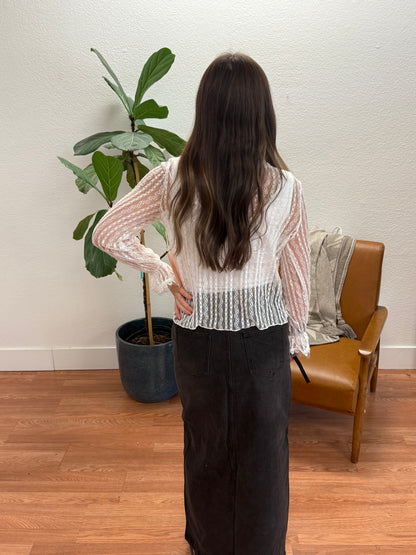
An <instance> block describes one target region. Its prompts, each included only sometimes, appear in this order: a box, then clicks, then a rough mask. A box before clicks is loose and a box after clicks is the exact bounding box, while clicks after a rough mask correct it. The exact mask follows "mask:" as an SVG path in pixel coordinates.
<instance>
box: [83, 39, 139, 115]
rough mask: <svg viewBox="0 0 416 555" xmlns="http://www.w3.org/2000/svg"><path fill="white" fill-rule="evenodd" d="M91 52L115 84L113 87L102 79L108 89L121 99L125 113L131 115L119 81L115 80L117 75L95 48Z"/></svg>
mask: <svg viewBox="0 0 416 555" xmlns="http://www.w3.org/2000/svg"><path fill="white" fill-rule="evenodd" d="M91 51H92V52H94V53H95V54H96V55H97V56H98V58H99V60H100V61H101V63H102V64H103V66H104V67H105V68H106V70H107V71H108V73H109V74H110V75H111V77H112V78H113V79H114V81H115V82H116V85H117V86H115V85H114V84H113V83H110V81H109V80H108V79H106V78H105V77H104V79H105V80H106V82H107V83H108V84H109V85H110V87H111V88H112V89H113V90H114V91H115V92H116V93H117V95H118V96H119V98H120V99H121V101H122V102H123V104H124V106H125V107H126V109H127V111H128V112H129V114H131V112H130V107H129V99H128V96H127V95H126V93H125V92H124V90H123V87H122V86H121V83H120V81H119V80H118V78H117V75H116V74H115V73H114V71H113V70H112V69H111V67H110V66H109V64H108V62H107V61H106V60H105V59H104V56H103V55H102V54H100V53H99V52H98V50H97V49H96V48H91Z"/></svg>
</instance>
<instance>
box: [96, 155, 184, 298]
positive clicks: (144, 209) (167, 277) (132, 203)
mask: <svg viewBox="0 0 416 555" xmlns="http://www.w3.org/2000/svg"><path fill="white" fill-rule="evenodd" d="M166 171H167V169H166V163H162V164H161V165H160V166H158V167H157V168H155V169H153V170H151V171H150V172H149V173H148V174H147V175H146V176H145V177H143V179H142V180H141V181H140V182H139V183H138V184H137V185H136V187H135V188H134V189H133V190H132V191H130V192H129V193H128V194H127V195H126V196H124V197H123V198H122V199H121V200H120V201H119V202H117V203H116V204H115V205H114V206H113V207H112V208H110V210H109V211H108V212H107V213H106V214H105V215H104V216H103V218H101V220H100V221H99V223H98V224H97V226H96V228H95V229H94V232H93V235H92V242H93V244H94V245H95V246H96V247H98V248H99V249H101V250H102V251H104V252H106V253H107V254H109V255H110V256H112V257H114V258H116V259H117V260H119V261H120V262H124V263H125V264H128V265H129V266H132V267H133V268H136V269H137V270H139V271H141V272H147V273H149V274H150V284H151V287H152V289H153V291H155V293H158V294H161V293H164V292H165V291H168V289H169V285H173V284H177V281H176V279H175V275H174V273H173V271H172V268H171V267H170V266H169V264H166V263H165V262H163V261H162V260H161V259H160V257H159V256H158V255H157V254H156V253H155V252H154V251H153V250H152V249H149V248H148V247H145V246H144V245H142V244H141V243H140V240H139V239H138V237H137V236H138V235H139V234H140V231H141V230H142V229H144V228H145V227H146V226H147V225H149V224H151V223H154V222H156V221H158V220H159V219H160V217H161V208H160V205H161V200H162V194H163V188H164V186H165V185H164V181H165V175H166Z"/></svg>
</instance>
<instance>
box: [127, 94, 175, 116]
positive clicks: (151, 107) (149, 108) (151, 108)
mask: <svg viewBox="0 0 416 555" xmlns="http://www.w3.org/2000/svg"><path fill="white" fill-rule="evenodd" d="M168 114H169V110H168V107H167V106H159V104H158V103H157V102H155V101H154V100H153V99H150V100H146V101H145V102H142V103H141V104H139V106H137V107H136V108H135V110H134V111H133V116H134V119H145V118H158V119H164V118H167V117H168Z"/></svg>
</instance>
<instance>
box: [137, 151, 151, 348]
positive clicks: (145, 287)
mask: <svg viewBox="0 0 416 555" xmlns="http://www.w3.org/2000/svg"><path fill="white" fill-rule="evenodd" d="M132 163H133V170H134V177H135V181H136V186H137V184H138V182H139V179H140V178H139V168H138V167H137V162H136V160H135V159H134V158H133V156H132ZM140 243H141V244H142V245H144V244H145V242H144V230H143V229H142V230H141V232H140ZM143 304H144V314H145V322H146V331H147V335H148V336H149V345H154V344H155V341H154V339H153V326H152V311H151V306H150V287H149V275H148V274H146V273H143Z"/></svg>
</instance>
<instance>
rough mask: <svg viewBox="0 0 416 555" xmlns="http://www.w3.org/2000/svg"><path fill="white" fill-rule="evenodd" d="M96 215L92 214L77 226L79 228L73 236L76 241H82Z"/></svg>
mask: <svg viewBox="0 0 416 555" xmlns="http://www.w3.org/2000/svg"><path fill="white" fill-rule="evenodd" d="M94 215H95V212H94V214H90V215H89V216H87V217H86V218H84V219H83V220H81V221H80V222H79V224H78V225H77V227H76V228H75V229H74V233H73V234H72V237H73V238H74V239H75V241H79V240H80V239H82V238H83V237H84V235H85V232H86V231H87V229H88V225H89V223H90V221H91V218H92V217H93V216H94Z"/></svg>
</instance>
